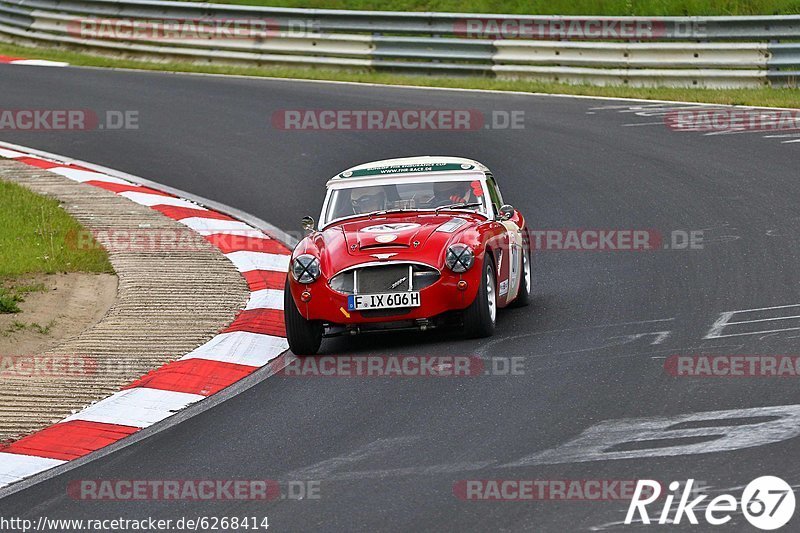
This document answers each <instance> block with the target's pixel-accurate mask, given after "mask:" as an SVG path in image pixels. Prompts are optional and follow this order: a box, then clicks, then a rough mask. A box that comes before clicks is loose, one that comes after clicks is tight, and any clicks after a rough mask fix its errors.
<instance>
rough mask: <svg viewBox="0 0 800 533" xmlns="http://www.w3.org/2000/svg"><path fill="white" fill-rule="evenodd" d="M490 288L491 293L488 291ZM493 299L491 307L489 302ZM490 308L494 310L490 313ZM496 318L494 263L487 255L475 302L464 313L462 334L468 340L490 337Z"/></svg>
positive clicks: (492, 333)
mask: <svg viewBox="0 0 800 533" xmlns="http://www.w3.org/2000/svg"><path fill="white" fill-rule="evenodd" d="M489 286H491V292H490V289H489ZM490 298H493V302H492V305H490V303H489V300H490ZM492 307H493V308H494V310H493V311H492ZM496 318H497V276H496V275H495V270H494V263H493V262H492V259H491V257H489V254H488V253H487V254H486V255H485V256H484V259H483V275H482V276H481V284H480V286H479V287H478V294H477V295H476V296H475V300H473V302H472V303H471V304H470V306H469V307H467V309H466V310H465V311H464V332H465V333H466V334H467V336H468V337H470V338H481V337H491V336H492V335H494V326H495V320H496Z"/></svg>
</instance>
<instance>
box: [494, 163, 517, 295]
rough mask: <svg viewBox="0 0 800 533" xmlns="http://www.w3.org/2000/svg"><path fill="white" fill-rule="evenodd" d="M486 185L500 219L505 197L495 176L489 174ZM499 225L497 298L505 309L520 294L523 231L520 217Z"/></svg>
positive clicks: (501, 221)
mask: <svg viewBox="0 0 800 533" xmlns="http://www.w3.org/2000/svg"><path fill="white" fill-rule="evenodd" d="M486 177H487V180H486V185H487V188H488V190H489V197H490V199H491V201H492V206H493V208H494V212H495V216H498V217H499V212H500V207H501V206H503V205H504V204H503V197H502V196H501V194H500V189H499V188H498V187H497V182H496V181H495V179H494V176H492V175H491V174H487V176H486ZM498 222H499V224H500V225H501V226H502V227H503V229H504V232H503V236H502V238H501V242H500V253H499V254H498V257H497V296H498V306H499V307H505V305H506V304H508V303H510V302H511V301H512V300H513V299H514V298H516V297H517V294H518V292H519V288H520V283H521V280H522V250H523V240H522V230H521V228H520V226H519V225H518V223H517V222H518V217H512V218H511V219H510V220H500V219H499V218H498Z"/></svg>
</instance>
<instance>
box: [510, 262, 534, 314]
mask: <svg viewBox="0 0 800 533" xmlns="http://www.w3.org/2000/svg"><path fill="white" fill-rule="evenodd" d="M523 253H524V254H525V255H523V256H522V281H521V282H520V285H519V293H518V294H517V297H516V298H514V301H513V302H511V307H526V306H528V305H530V304H531V300H532V298H531V287H530V285H531V280H532V279H533V271H532V270H531V269H532V265H531V252H530V250H525V251H524V252H523ZM525 269H527V272H526V270H525Z"/></svg>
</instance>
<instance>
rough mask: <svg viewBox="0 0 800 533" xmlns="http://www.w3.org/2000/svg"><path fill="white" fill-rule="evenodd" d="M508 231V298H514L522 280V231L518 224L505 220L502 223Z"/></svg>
mask: <svg viewBox="0 0 800 533" xmlns="http://www.w3.org/2000/svg"><path fill="white" fill-rule="evenodd" d="M502 224H503V226H505V228H506V232H507V233H508V249H509V252H510V254H509V255H510V257H509V263H508V272H509V274H508V279H509V285H510V286H509V288H508V299H509V300H510V299H512V298H515V297H516V296H517V292H519V286H520V283H521V280H522V254H521V253H520V252H521V251H522V232H521V231H520V229H519V226H517V225H516V224H514V223H513V222H511V221H510V220H506V221H505V222H503V223H502Z"/></svg>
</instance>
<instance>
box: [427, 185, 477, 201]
mask: <svg viewBox="0 0 800 533" xmlns="http://www.w3.org/2000/svg"><path fill="white" fill-rule="evenodd" d="M433 195H434V196H435V197H436V198H438V199H440V200H444V199H447V200H449V201H452V202H453V203H454V204H455V203H459V202H466V201H467V199H468V198H469V184H468V183H465V182H460V181H440V182H436V183H434V184H433Z"/></svg>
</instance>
